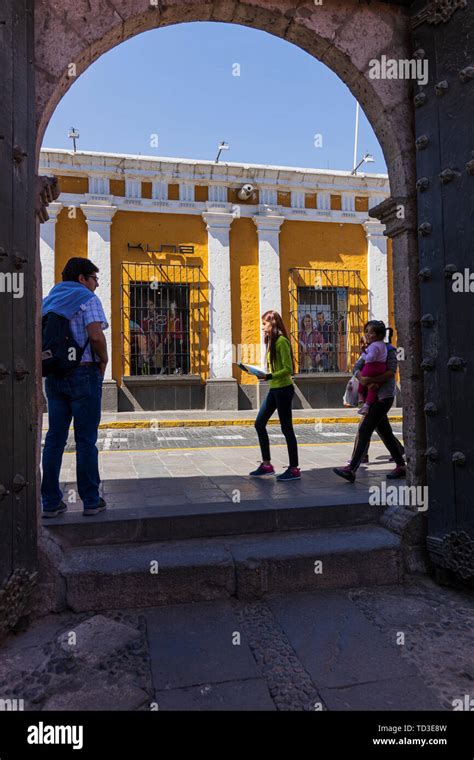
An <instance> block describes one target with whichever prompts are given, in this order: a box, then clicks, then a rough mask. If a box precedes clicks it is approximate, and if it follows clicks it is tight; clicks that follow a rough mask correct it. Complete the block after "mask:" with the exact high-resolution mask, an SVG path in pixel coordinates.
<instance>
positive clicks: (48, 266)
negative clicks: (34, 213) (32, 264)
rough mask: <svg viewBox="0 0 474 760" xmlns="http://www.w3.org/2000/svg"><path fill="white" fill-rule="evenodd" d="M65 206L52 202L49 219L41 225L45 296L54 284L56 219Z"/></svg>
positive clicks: (42, 274) (41, 257)
mask: <svg viewBox="0 0 474 760" xmlns="http://www.w3.org/2000/svg"><path fill="white" fill-rule="evenodd" d="M62 207H63V204H62V203H55V202H53V203H50V204H49V206H48V214H49V219H48V221H47V222H43V224H41V225H40V259H41V281H42V284H43V298H44V296H46V295H48V293H49V291H50V290H51V288H52V287H53V285H54V264H55V247H56V221H57V219H58V214H59V212H60V211H61V209H62Z"/></svg>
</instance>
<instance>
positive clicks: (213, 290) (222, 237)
mask: <svg viewBox="0 0 474 760" xmlns="http://www.w3.org/2000/svg"><path fill="white" fill-rule="evenodd" d="M202 218H203V219H204V221H205V222H206V225H207V234H208V273H209V356H210V361H209V363H210V367H209V369H210V376H211V378H212V379H215V378H219V379H220V378H231V377H232V313H231V296H230V225H231V224H232V222H233V221H234V215H233V214H228V213H226V212H223V213H220V212H217V211H204V212H203V214H202Z"/></svg>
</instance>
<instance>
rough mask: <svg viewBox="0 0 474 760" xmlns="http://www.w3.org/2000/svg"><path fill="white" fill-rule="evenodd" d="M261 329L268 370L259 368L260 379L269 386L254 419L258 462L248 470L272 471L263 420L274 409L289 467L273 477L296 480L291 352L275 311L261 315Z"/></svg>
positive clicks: (283, 328)
mask: <svg viewBox="0 0 474 760" xmlns="http://www.w3.org/2000/svg"><path fill="white" fill-rule="evenodd" d="M262 326H263V332H264V333H265V346H266V365H267V369H268V370H269V372H267V373H266V374H265V373H263V372H262V374H261V376H260V379H261V380H270V390H269V392H268V395H267V397H266V398H265V401H264V402H263V404H262V406H261V409H260V411H259V413H258V416H257V419H256V420H255V429H256V431H257V434H258V440H259V442H260V448H261V450H262V463H261V464H260V466H259V467H258V468H257V469H256V470H254V471H253V472H251V473H250V475H251V476H252V477H262V476H263V475H275V470H274V468H273V465H272V463H271V461H270V441H269V439H268V433H267V423H268V420H269V419H270V417H271V416H272V414H273V412H274V411H275V410H278V417H279V418H280V425H281V430H282V433H283V435H284V436H285V438H286V445H287V447H288V456H289V460H290V463H289V467H288V468H287V470H286V471H285V472H283V473H282V474H281V475H278V476H277V480H299V479H300V478H301V473H300V469H299V467H298V447H297V444H296V436H295V431H294V430H293V421H292V416H291V402H292V400H293V396H294V395H295V387H294V385H293V380H292V379H291V375H292V374H293V372H294V363H293V353H292V350H291V344H290V341H289V339H288V333H287V331H286V328H285V325H284V324H283V320H282V318H281V316H280V315H279V314H278V312H276V311H266V312H265V314H264V315H263V317H262Z"/></svg>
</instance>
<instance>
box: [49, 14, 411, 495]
mask: <svg viewBox="0 0 474 760" xmlns="http://www.w3.org/2000/svg"><path fill="white" fill-rule="evenodd" d="M58 5H59V4H56V3H53V2H49V1H48V0H40V1H39V2H38V3H37V5H36V12H35V32H36V43H35V60H36V73H35V78H36V120H37V143H36V151H37V156H38V155H39V150H40V146H41V142H42V138H43V135H44V132H45V130H46V127H47V124H48V122H49V119H50V118H51V115H52V113H53V112H54V109H55V108H56V106H57V104H58V103H59V101H60V99H61V98H62V96H63V95H64V94H65V93H66V92H67V90H68V89H69V87H70V86H71V84H72V83H73V82H74V81H75V77H76V76H79V75H80V74H81V73H82V72H83V71H85V70H86V69H87V67H88V66H89V65H90V64H91V63H93V62H94V61H95V60H96V59H97V58H99V57H100V55H102V54H103V53H105V52H107V51H108V50H110V49H111V48H113V47H114V46H116V45H118V44H120V42H123V41H125V40H127V39H129V38H130V37H133V36H135V35H137V34H140V33H141V32H144V31H148V30H150V29H154V28H159V27H162V26H167V25H170V24H178V23H184V22H192V21H214V22H226V23H235V24H241V25H244V26H249V27H253V28H256V29H260V30H262V31H267V32H269V33H271V34H273V35H275V36H278V37H281V38H282V39H284V40H287V41H288V42H292V43H293V44H295V45H297V46H299V47H300V48H302V49H303V50H305V51H306V52H308V53H309V54H310V55H312V56H314V57H315V58H317V59H318V60H319V61H321V62H323V63H325V64H326V65H327V66H328V67H329V68H331V69H332V70H333V71H334V72H335V73H336V74H337V75H338V76H339V77H340V78H341V79H342V81H343V82H344V83H345V84H346V85H347V86H348V88H349V89H350V90H351V92H352V93H353V95H354V96H355V97H356V98H357V99H358V101H359V102H360V103H361V105H362V107H363V109H364V111H365V113H366V115H367V117H368V119H369V121H370V123H371V125H372V127H373V129H374V131H375V133H376V135H377V137H378V139H379V142H380V144H381V146H382V150H383V153H384V157H385V160H386V163H387V167H388V173H389V180H390V188H391V193H392V199H393V200H391V201H387V202H385V204H384V205H383V208H381V209H380V211H379V212H376V213H377V216H378V217H379V218H382V219H383V222H384V223H385V224H386V225H387V233H388V234H389V236H390V237H392V238H393V262H394V291H395V317H396V323H397V330H398V336H399V345H400V346H402V347H403V349H404V352H405V360H404V362H402V363H401V378H402V386H403V390H404V410H405V414H404V418H405V419H404V438H405V442H406V450H407V458H408V464H409V479H410V481H411V482H412V483H420V482H423V478H424V464H423V459H422V455H421V451H422V450H423V449H424V417H423V415H422V411H421V409H422V393H423V389H422V382H421V378H420V376H419V374H418V367H419V363H420V335H419V325H418V320H419V306H418V286H417V278H416V273H417V271H418V253H417V239H416V202H415V197H414V196H415V189H414V188H415V160H414V138H413V109H412V102H411V94H412V93H411V87H412V83H411V82H410V81H409V80H406V79H371V78H370V77H369V63H370V61H371V60H372V59H380V58H381V56H383V55H385V56H387V58H395V59H408V58H411V57H412V53H413V51H412V50H411V47H410V35H409V13H408V10H407V9H406V8H403V7H400V6H399V5H396V4H390V5H388V4H387V3H383V2H373V3H371V4H370V5H360V4H359V3H358V2H355V0H333V1H332V2H331V3H324V4H322V5H316V4H313V3H305V4H302V5H298V6H295V4H294V3H293V2H291V1H290V0H283V1H280V2H274V1H273V0H246V1H245V2H239V1H236V0H186V1H185V2H183V1H182V0H170V2H162V1H161V0H157V2H150V1H149V0H121V1H120V2H117V1H116V2H114V3H112V2H105V1H104V2H100V3H97V4H95V6H94V7H93V8H91V4H90V3H85V2H77V1H76V0H65V1H64V2H62V3H61V4H60V7H58ZM71 64H74V66H75V68H74V69H72V71H73V72H74V74H75V75H74V76H71ZM308 96H309V97H310V94H309V95H308ZM380 214H383V217H380Z"/></svg>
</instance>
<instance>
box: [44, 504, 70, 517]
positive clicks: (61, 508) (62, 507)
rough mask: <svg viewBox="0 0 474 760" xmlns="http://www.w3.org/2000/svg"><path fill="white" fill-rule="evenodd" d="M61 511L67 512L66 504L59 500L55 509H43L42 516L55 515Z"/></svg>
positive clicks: (60, 513)
mask: <svg viewBox="0 0 474 760" xmlns="http://www.w3.org/2000/svg"><path fill="white" fill-rule="evenodd" d="M63 512H67V505H66V504H65V503H64V502H63V501H60V502H59V504H58V506H57V507H56V509H43V517H57V516H58V515H62V513H63Z"/></svg>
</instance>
